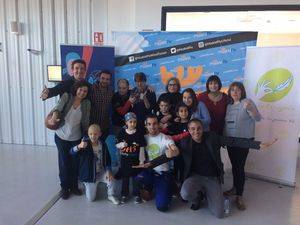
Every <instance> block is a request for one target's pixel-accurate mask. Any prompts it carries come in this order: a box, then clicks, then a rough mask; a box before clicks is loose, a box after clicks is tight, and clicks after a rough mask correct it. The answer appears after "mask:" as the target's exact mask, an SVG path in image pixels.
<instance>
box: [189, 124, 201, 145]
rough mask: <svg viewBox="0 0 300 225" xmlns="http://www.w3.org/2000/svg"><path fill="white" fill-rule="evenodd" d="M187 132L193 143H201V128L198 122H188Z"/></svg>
mask: <svg viewBox="0 0 300 225" xmlns="http://www.w3.org/2000/svg"><path fill="white" fill-rule="evenodd" d="M188 130H189V133H190V135H191V137H192V139H193V140H194V141H196V142H201V140H202V134H203V127H202V124H201V123H200V122H199V121H193V122H190V124H189V126H188Z"/></svg>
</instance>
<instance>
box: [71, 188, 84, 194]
mask: <svg viewBox="0 0 300 225" xmlns="http://www.w3.org/2000/svg"><path fill="white" fill-rule="evenodd" d="M71 192H72V193H73V194H74V195H78V196H80V195H82V191H81V190H80V189H79V188H73V189H71Z"/></svg>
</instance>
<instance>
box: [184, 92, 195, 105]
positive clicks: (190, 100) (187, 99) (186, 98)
mask: <svg viewBox="0 0 300 225" xmlns="http://www.w3.org/2000/svg"><path fill="white" fill-rule="evenodd" d="M182 101H183V102H184V104H186V105H187V106H188V107H190V106H192V105H193V98H192V95H191V93H189V92H187V91H186V92H184V93H183V95H182Z"/></svg>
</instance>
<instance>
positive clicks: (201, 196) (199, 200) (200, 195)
mask: <svg viewBox="0 0 300 225" xmlns="http://www.w3.org/2000/svg"><path fill="white" fill-rule="evenodd" d="M204 199H205V196H204V194H203V193H202V191H199V192H198V196H197V198H196V199H195V202H194V203H192V205H191V210H198V209H200V208H201V206H202V201H203V200H204Z"/></svg>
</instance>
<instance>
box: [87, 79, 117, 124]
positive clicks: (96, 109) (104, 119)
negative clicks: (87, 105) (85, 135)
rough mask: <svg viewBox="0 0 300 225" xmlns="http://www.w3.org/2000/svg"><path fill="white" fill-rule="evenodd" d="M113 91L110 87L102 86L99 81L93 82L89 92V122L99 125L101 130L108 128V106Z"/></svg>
mask: <svg viewBox="0 0 300 225" xmlns="http://www.w3.org/2000/svg"><path fill="white" fill-rule="evenodd" d="M112 96H113V91H112V89H111V87H107V88H103V87H102V86H101V85H100V84H99V82H97V83H96V84H93V86H92V93H91V106H92V107H91V116H90V124H93V123H96V124H98V125H100V127H101V129H102V130H107V129H109V124H110V113H109V112H110V107H111V100H112Z"/></svg>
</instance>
